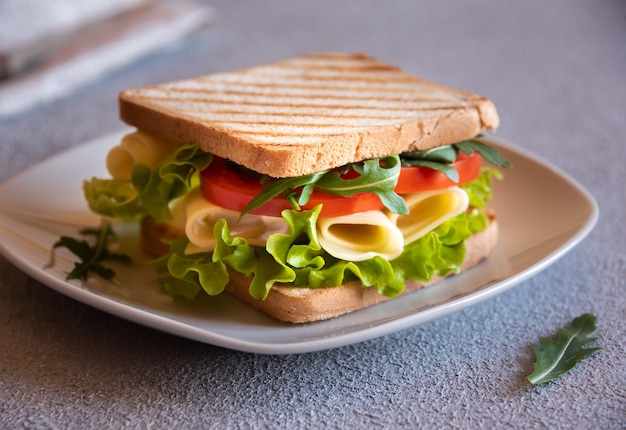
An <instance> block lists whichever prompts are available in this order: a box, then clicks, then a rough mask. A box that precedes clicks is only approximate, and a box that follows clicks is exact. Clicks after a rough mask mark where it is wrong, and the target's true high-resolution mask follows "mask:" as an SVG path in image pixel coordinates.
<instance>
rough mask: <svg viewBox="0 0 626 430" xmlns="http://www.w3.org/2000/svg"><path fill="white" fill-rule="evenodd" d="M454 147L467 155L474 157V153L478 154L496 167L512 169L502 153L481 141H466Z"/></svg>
mask: <svg viewBox="0 0 626 430" xmlns="http://www.w3.org/2000/svg"><path fill="white" fill-rule="evenodd" d="M452 146H453V147H454V148H455V149H457V150H459V151H461V152H463V153H464V154H466V155H472V154H473V153H474V151H475V152H478V153H479V154H480V156H481V157H483V158H484V159H485V160H487V161H488V162H490V163H491V164H495V165H496V166H500V167H506V168H509V167H511V164H510V163H509V162H508V161H506V160H505V159H504V158H503V157H502V155H501V154H500V151H498V150H497V149H496V148H493V147H491V146H489V145H487V144H486V143H483V142H481V141H479V140H466V141H463V142H459V143H455V144H454V145H452Z"/></svg>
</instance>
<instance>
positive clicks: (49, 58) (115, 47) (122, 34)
mask: <svg viewBox="0 0 626 430" xmlns="http://www.w3.org/2000/svg"><path fill="white" fill-rule="evenodd" d="M212 19H213V11H212V10H211V9H210V8H208V7H204V6H201V5H198V4H194V3H187V2H180V1H177V2H161V1H156V0H108V1H106V2H102V1H85V0H54V1H49V0H0V118H2V117H6V116H9V115H14V114H17V113H20V112H23V111H25V110H27V109H29V108H32V107H34V106H36V105H38V104H42V103H46V102H50V101H53V100H55V99H58V98H60V97H63V96H65V95H68V94H70V93H71V92H72V91H74V90H76V89H78V88H80V87H81V86H84V85H86V84H88V83H90V82H92V81H94V80H96V79H98V78H99V77H101V76H104V75H105V74H107V73H109V72H111V71H113V70H116V69H119V68H121V67H123V66H125V65H128V64H130V63H131V62H133V61H135V60H137V59H139V58H141V57H143V56H146V55H148V54H149V53H151V52H154V51H156V50H158V49H161V48H164V47H166V46H168V45H171V44H172V43H173V42H176V41H179V40H180V39H182V38H183V37H185V36H186V35H188V34H190V33H191V32H193V31H194V30H197V29H199V28H201V27H203V26H205V25H207V24H208V23H210V22H211V20H212Z"/></svg>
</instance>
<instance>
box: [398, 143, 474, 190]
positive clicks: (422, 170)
mask: <svg viewBox="0 0 626 430" xmlns="http://www.w3.org/2000/svg"><path fill="white" fill-rule="evenodd" d="M481 163H482V158H481V156H480V155H479V154H478V152H474V153H473V154H472V155H465V154H464V153H462V152H460V153H459V155H458V156H457V158H456V160H455V161H454V163H452V166H453V167H454V168H455V169H456V171H457V172H458V173H459V182H456V183H455V182H454V181H452V179H450V178H448V177H447V176H446V175H444V174H443V173H441V172H439V171H437V170H433V169H429V168H427V167H421V166H415V167H406V166H405V167H402V171H401V172H400V178H399V179H398V184H397V185H396V188H394V191H395V192H396V193H398V194H407V193H416V192H418V191H430V190H441V189H443V188H449V187H453V186H455V185H462V184H467V183H468V182H472V181H473V180H474V179H476V178H477V177H478V175H479V174H480V166H481Z"/></svg>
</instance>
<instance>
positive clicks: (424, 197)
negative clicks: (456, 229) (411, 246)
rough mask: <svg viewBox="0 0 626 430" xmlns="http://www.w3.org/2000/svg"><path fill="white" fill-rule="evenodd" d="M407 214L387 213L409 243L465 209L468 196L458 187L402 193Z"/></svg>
mask: <svg viewBox="0 0 626 430" xmlns="http://www.w3.org/2000/svg"><path fill="white" fill-rule="evenodd" d="M403 197H404V201H405V202H406V205H407V206H408V208H409V213H408V214H407V215H398V214H393V213H388V216H389V219H390V220H391V222H392V223H394V224H395V225H396V226H397V227H398V229H400V231H401V232H402V235H403V236H404V240H405V242H406V243H407V244H408V243H411V242H414V241H416V240H417V239H419V238H420V237H422V236H424V235H425V234H426V233H428V232H429V231H431V230H433V229H434V228H436V227H438V226H440V225H441V224H442V223H444V222H445V221H447V220H449V219H450V218H452V217H455V216H457V215H458V214H460V213H462V212H464V211H465V210H467V206H468V205H469V197H468V196H467V193H466V192H465V191H464V190H462V189H461V188H459V187H451V188H446V189H443V190H436V191H426V192H421V193H413V194H407V195H404V196H403Z"/></svg>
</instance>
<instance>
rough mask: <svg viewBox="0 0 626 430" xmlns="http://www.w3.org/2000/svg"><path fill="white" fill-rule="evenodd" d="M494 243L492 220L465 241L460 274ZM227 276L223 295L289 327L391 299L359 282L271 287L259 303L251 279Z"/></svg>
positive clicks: (410, 288) (411, 284) (415, 284)
mask: <svg viewBox="0 0 626 430" xmlns="http://www.w3.org/2000/svg"><path fill="white" fill-rule="evenodd" d="M497 241H498V224H497V222H496V220H495V218H494V217H493V216H492V217H491V219H490V222H489V225H488V227H487V229H486V230H483V231H481V232H479V233H476V234H474V235H473V236H472V237H470V238H469V239H467V240H466V241H465V245H466V248H467V252H466V255H465V260H464V261H463V266H462V268H461V270H462V271H463V270H467V269H468V268H470V267H472V266H474V265H476V264H478V263H479V262H480V261H481V260H483V259H485V258H486V257H487V256H488V255H489V254H490V253H491V251H492V250H493V248H495V246H496V243H497ZM229 274H230V282H229V283H228V285H227V286H226V291H228V292H229V293H231V294H234V295H235V296H237V297H238V298H239V299H240V300H242V301H244V302H246V303H249V304H250V305H252V306H254V307H255V308H257V309H259V310H260V311H262V312H264V313H266V314H267V315H269V316H271V317H273V318H275V319H278V320H281V321H286V322H291V323H306V322H313V321H321V320H325V319H329V318H334V317H337V316H339V315H343V314H346V313H348V312H352V311H355V310H357V309H363V308H366V307H369V306H373V305H375V304H377V303H381V302H383V301H386V300H389V299H390V298H389V297H386V296H383V295H381V294H379V293H378V290H377V289H376V288H374V287H370V288H364V287H363V285H362V284H361V283H360V282H359V281H351V282H348V283H346V284H343V285H341V286H339V287H332V288H306V287H289V286H283V285H274V286H273V287H272V288H271V290H270V291H269V294H268V296H267V297H266V298H265V299H264V300H261V299H256V298H254V297H252V296H251V295H250V294H249V292H248V289H249V287H250V280H251V278H250V277H248V276H245V275H243V274H241V273H238V272H235V271H232V270H231V271H230V272H229ZM443 279H444V277H439V276H435V277H433V278H432V279H431V280H430V281H428V282H419V281H408V282H407V283H406V287H405V289H404V291H403V292H402V293H401V295H405V294H409V293H412V292H414V291H417V290H419V289H421V288H424V287H426V286H429V285H432V284H436V283H437V282H440V281H441V280H443Z"/></svg>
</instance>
